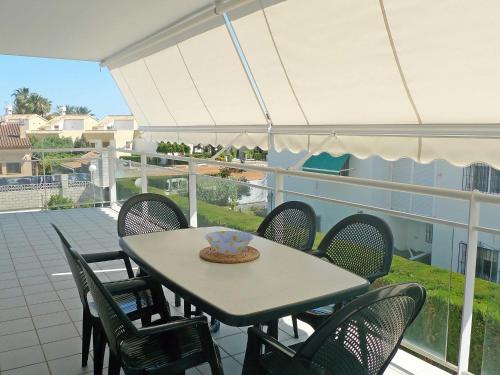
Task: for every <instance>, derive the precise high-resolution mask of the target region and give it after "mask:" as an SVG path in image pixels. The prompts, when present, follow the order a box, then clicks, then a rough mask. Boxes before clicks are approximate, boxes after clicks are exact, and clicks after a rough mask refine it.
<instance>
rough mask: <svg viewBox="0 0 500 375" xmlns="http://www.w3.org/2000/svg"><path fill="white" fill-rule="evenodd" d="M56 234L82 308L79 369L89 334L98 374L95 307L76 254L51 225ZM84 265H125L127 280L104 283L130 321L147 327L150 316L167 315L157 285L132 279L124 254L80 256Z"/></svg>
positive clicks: (100, 342) (100, 344) (100, 338)
mask: <svg viewBox="0 0 500 375" xmlns="http://www.w3.org/2000/svg"><path fill="white" fill-rule="evenodd" d="M52 226H53V227H54V229H55V231H56V232H57V234H58V236H59V238H60V240H61V243H62V247H63V250H64V254H65V255H66V259H67V260H68V264H69V267H70V269H71V273H72V274H73V278H74V280H75V283H76V287H77V290H78V294H79V295H80V300H81V302H82V305H83V319H82V366H83V367H85V366H87V361H88V356H89V350H90V339H91V337H92V335H93V349H94V374H102V368H103V360H104V349H105V340H104V338H105V337H104V335H103V332H102V329H101V323H100V320H99V316H98V314H97V310H96V308H95V304H94V302H92V301H89V300H88V293H89V288H88V285H87V282H86V279H85V277H84V275H83V270H82V267H81V266H80V263H79V262H78V261H77V260H78V255H77V253H76V252H75V251H74V250H73V249H72V247H71V245H70V244H69V242H68V240H67V239H66V238H65V237H64V235H63V234H62V233H61V231H60V230H59V228H57V226H55V225H54V224H52ZM81 257H82V258H83V259H85V261H86V262H88V263H97V262H104V261H111V260H117V259H121V260H123V261H124V263H125V268H126V270H127V274H128V276H129V279H126V280H121V281H114V282H107V283H104V285H105V287H106V288H107V289H108V290H109V291H110V292H111V293H112V294H120V298H119V306H120V309H121V310H122V311H123V312H124V313H125V314H127V315H128V316H129V317H130V319H132V320H137V319H141V320H142V321H143V323H145V324H149V323H150V321H151V316H152V315H154V314H156V313H158V314H160V316H161V317H162V318H164V319H166V318H167V317H168V316H170V311H169V306H168V303H167V301H166V300H165V297H164V295H163V290H162V288H161V285H160V284H158V283H157V282H156V281H155V280H154V279H152V278H151V277H136V278H134V273H133V271H132V267H131V264H130V260H129V258H128V257H127V255H126V254H125V253H124V252H122V251H116V252H104V253H96V254H83V255H81Z"/></svg>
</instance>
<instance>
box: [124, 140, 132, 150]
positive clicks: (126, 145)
mask: <svg viewBox="0 0 500 375" xmlns="http://www.w3.org/2000/svg"><path fill="white" fill-rule="evenodd" d="M125 148H126V149H131V148H132V142H131V141H127V142H125Z"/></svg>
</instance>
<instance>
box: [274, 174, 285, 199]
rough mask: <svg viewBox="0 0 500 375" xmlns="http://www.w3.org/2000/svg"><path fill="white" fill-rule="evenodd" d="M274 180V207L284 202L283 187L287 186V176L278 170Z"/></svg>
mask: <svg viewBox="0 0 500 375" xmlns="http://www.w3.org/2000/svg"><path fill="white" fill-rule="evenodd" d="M275 177H276V178H275V181H274V207H278V206H279V205H280V204H282V203H283V200H284V198H283V189H284V188H285V176H284V175H283V173H280V172H276V173H275Z"/></svg>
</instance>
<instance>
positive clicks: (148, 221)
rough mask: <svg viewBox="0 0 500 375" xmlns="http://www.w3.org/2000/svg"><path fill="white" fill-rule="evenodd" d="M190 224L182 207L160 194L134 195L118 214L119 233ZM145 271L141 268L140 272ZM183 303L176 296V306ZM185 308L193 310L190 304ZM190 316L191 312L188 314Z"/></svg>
mask: <svg viewBox="0 0 500 375" xmlns="http://www.w3.org/2000/svg"><path fill="white" fill-rule="evenodd" d="M188 227H189V224H188V222H187V220H186V217H185V216H184V214H183V213H182V211H181V209H180V208H179V207H178V206H177V205H176V204H175V203H174V202H173V201H172V200H170V199H168V198H167V197H165V196H163V195H160V194H153V193H144V194H138V195H134V196H133V197H131V198H130V199H128V200H127V201H126V202H125V203H123V205H122V207H121V209H120V213H119V214H118V235H119V236H120V237H125V236H131V235H134V234H145V233H154V232H163V231H169V230H175V229H184V228H188ZM143 273H144V271H142V270H141V272H140V274H143ZM180 305H181V299H180V297H179V296H177V295H176V296H175V306H177V307H179V306H180ZM185 310H189V312H190V310H191V306H190V305H186V306H185ZM187 315H188V317H189V313H188V314H187Z"/></svg>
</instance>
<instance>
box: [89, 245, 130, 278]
mask: <svg viewBox="0 0 500 375" xmlns="http://www.w3.org/2000/svg"><path fill="white" fill-rule="evenodd" d="M82 257H83V259H84V260H85V261H86V262H87V263H98V262H107V261H110V260H118V259H121V260H123V262H124V263H125V268H126V270H127V275H128V277H129V278H132V277H134V271H133V270H132V264H131V263H130V258H129V257H128V255H127V254H126V253H125V252H124V251H122V250H120V251H107V252H102V253H91V254H82Z"/></svg>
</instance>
